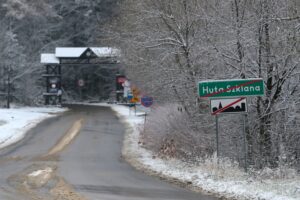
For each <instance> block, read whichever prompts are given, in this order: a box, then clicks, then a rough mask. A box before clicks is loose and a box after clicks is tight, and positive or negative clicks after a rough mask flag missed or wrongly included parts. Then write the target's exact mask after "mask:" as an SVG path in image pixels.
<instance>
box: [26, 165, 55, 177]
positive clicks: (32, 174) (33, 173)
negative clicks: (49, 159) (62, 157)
mask: <svg viewBox="0 0 300 200" xmlns="http://www.w3.org/2000/svg"><path fill="white" fill-rule="evenodd" d="M52 172H53V170H52V168H50V167H47V168H45V169H43V170H37V171H34V172H32V173H30V174H28V176H31V177H36V176H40V175H45V174H50V173H52Z"/></svg>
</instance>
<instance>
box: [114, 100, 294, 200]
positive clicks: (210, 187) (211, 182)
mask: <svg viewBox="0 0 300 200" xmlns="http://www.w3.org/2000/svg"><path fill="white" fill-rule="evenodd" d="M112 109H113V110H114V111H115V112H117V113H118V115H119V116H120V118H121V119H122V120H123V121H124V122H125V123H126V124H127V126H128V127H127V131H126V136H125V140H124V147H123V156H125V157H126V159H127V160H128V161H129V162H130V163H131V164H133V165H134V166H135V167H136V168H139V169H142V170H144V171H147V172H149V173H152V174H153V173H154V174H156V175H159V176H161V177H164V178H166V179H169V180H177V181H179V182H181V183H186V184H189V185H190V186H192V187H193V189H196V190H200V191H205V192H207V193H213V194H215V195H217V196H219V197H226V198H229V199H239V200H242V199H253V200H254V199H255V200H297V199H298V200H300V177H299V176H297V174H296V172H294V171H292V170H291V171H289V172H288V173H289V175H290V177H288V176H287V177H288V178H284V179H281V178H274V177H273V178H269V174H270V173H271V174H276V171H275V172H274V171H272V170H268V169H267V170H264V171H262V172H261V173H260V174H257V178H253V175H252V176H249V175H248V174H246V173H244V172H243V171H242V170H241V169H239V168H238V167H237V166H234V165H233V164H232V163H231V162H228V161H226V160H224V161H219V165H218V164H217V161H216V160H217V159H215V158H211V159H207V160H206V161H205V162H203V164H201V165H200V166H199V165H197V166H195V165H187V164H186V163H184V162H182V161H179V160H163V159H160V158H157V157H154V155H153V154H152V153H151V151H148V150H146V149H144V148H142V147H141V146H140V145H139V144H138V141H139V133H140V130H141V129H142V128H143V122H144V119H143V117H137V116H134V114H131V115H130V114H129V113H130V112H129V110H128V108H127V107H124V106H119V105H112ZM264 175H267V177H268V178H265V177H264Z"/></svg>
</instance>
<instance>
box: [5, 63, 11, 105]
mask: <svg viewBox="0 0 300 200" xmlns="http://www.w3.org/2000/svg"><path fill="white" fill-rule="evenodd" d="M10 72H11V67H10V66H9V67H8V70H7V102H6V107H7V108H8V109H9V108H10Z"/></svg>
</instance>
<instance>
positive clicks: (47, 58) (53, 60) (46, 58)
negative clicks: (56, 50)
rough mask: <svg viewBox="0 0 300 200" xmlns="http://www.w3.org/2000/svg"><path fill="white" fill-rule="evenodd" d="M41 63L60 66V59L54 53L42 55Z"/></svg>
mask: <svg viewBox="0 0 300 200" xmlns="http://www.w3.org/2000/svg"><path fill="white" fill-rule="evenodd" d="M41 63H43V64H59V59H58V58H57V57H55V54H52V53H43V54H41Z"/></svg>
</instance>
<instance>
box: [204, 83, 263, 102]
mask: <svg viewBox="0 0 300 200" xmlns="http://www.w3.org/2000/svg"><path fill="white" fill-rule="evenodd" d="M264 91H265V90H264V82H263V80H262V79H233V80H212V81H201V82H199V85H198V93H199V96H200V97H203V98H215V97H242V96H263V95H264Z"/></svg>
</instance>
